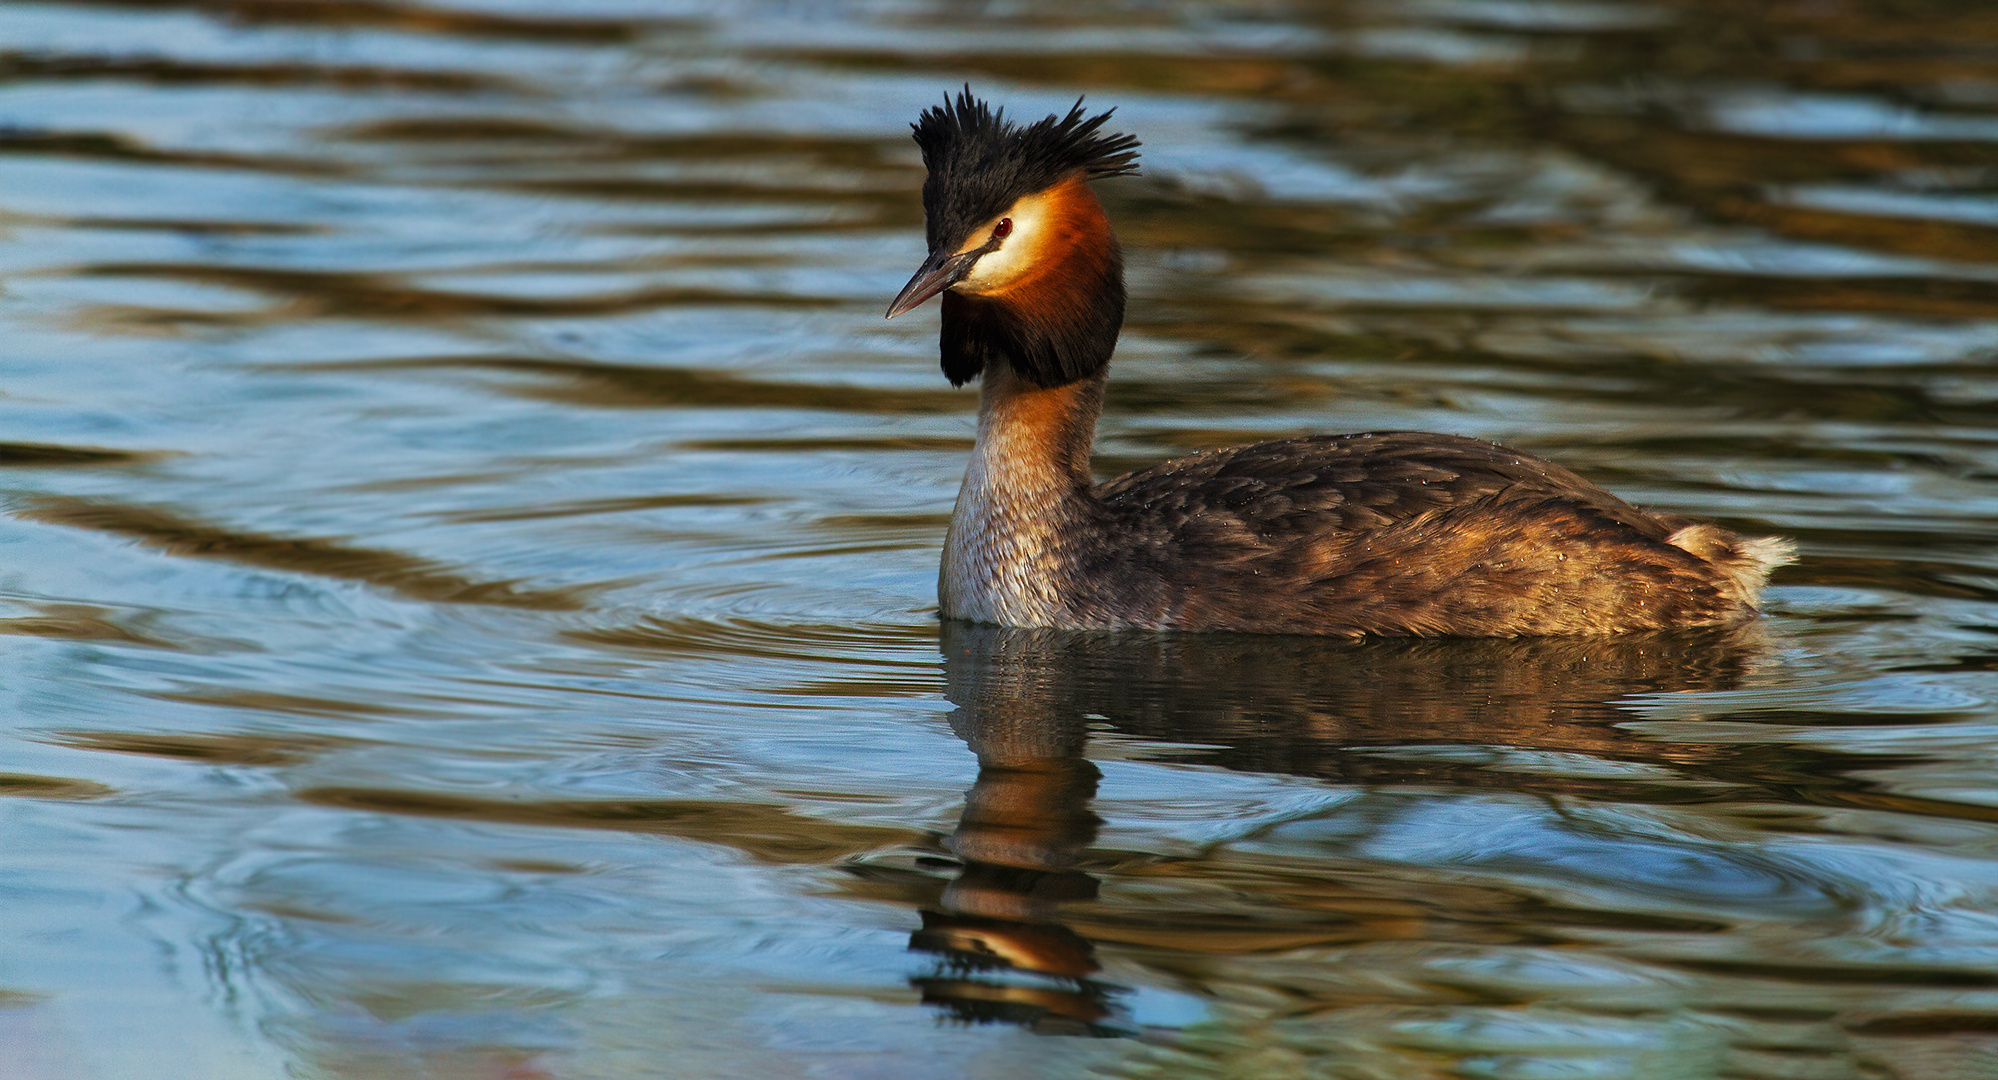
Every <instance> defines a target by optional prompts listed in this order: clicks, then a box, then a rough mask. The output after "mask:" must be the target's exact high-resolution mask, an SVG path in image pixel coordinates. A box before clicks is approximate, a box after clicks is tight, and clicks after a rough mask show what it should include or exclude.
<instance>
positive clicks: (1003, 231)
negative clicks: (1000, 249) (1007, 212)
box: [992, 217, 1013, 240]
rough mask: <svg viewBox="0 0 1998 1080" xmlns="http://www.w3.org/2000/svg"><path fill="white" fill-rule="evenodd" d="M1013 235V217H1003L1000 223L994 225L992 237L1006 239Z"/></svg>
mask: <svg viewBox="0 0 1998 1080" xmlns="http://www.w3.org/2000/svg"><path fill="white" fill-rule="evenodd" d="M1011 235H1013V219H1012V218H1009V217H1002V218H1000V219H999V224H997V225H994V226H992V239H994V240H1004V239H1006V238H1007V237H1009V236H1011Z"/></svg>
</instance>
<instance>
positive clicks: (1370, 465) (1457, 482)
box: [888, 87, 1794, 637]
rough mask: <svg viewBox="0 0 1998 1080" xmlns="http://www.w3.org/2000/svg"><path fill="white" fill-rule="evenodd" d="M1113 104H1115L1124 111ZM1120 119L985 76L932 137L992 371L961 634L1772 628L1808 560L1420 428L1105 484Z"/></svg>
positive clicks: (1313, 440)
mask: <svg viewBox="0 0 1998 1080" xmlns="http://www.w3.org/2000/svg"><path fill="white" fill-rule="evenodd" d="M1113 111H1114V110H1113ZM1108 119H1110V113H1108V112H1106V113H1103V114H1101V115H1098V116H1093V117H1087V118H1085V117H1084V116H1083V112H1082V103H1081V102H1080V101H1079V100H1078V101H1077V102H1076V105H1075V107H1074V108H1073V109H1071V110H1069V113H1068V115H1067V116H1049V117H1047V118H1046V119H1044V120H1040V121H1038V122H1035V123H1032V124H1027V125H1024V126H1021V125H1015V124H1012V123H1010V122H1008V121H1007V120H1006V119H1005V113H1004V110H999V111H996V112H995V111H994V110H992V109H991V108H990V107H988V106H987V105H986V104H985V103H984V102H982V101H979V100H978V99H976V98H974V97H972V96H971V90H970V88H969V87H966V88H965V90H964V92H963V93H960V94H959V95H958V96H957V98H956V100H955V101H952V100H950V99H948V98H946V99H945V102H944V104H943V105H942V106H941V107H935V108H931V109H929V110H927V111H925V112H924V113H923V114H922V117H921V118H920V119H919V120H918V121H917V122H916V123H915V124H914V125H912V126H913V127H914V128H915V133H916V135H915V138H916V143H917V145H918V146H920V147H921V148H922V151H923V165H924V166H925V167H926V168H927V169H928V170H929V175H928V177H927V178H926V179H925V180H924V181H923V212H924V215H925V218H926V224H927V230H926V231H927V234H928V240H929V249H930V254H929V258H928V259H926V260H925V261H924V262H923V265H922V268H921V269H919V270H917V271H916V275H915V277H913V278H911V279H910V280H909V284H908V285H907V286H905V287H904V288H903V289H902V292H901V294H900V295H898V296H896V297H895V302H894V303H892V304H890V305H889V306H888V317H889V318H891V319H892V318H894V317H895V316H897V315H900V314H902V313H903V312H905V311H908V310H909V309H911V308H914V307H916V306H917V305H918V304H921V303H922V302H923V301H925V300H927V299H929V298H930V297H932V296H935V295H937V294H939V293H941V294H942V295H943V334H942V351H943V370H944V374H945V375H946V376H948V377H949V379H950V381H951V383H952V385H956V386H962V385H964V383H966V382H967V381H969V380H970V379H972V378H974V377H977V376H981V375H982V376H983V378H984V385H983V386H982V387H981V389H980V392H979V401H978V441H977V444H976V446H974V447H973V449H972V452H971V465H970V468H969V469H968V470H967V471H966V473H965V477H964V486H963V488H962V489H960V490H959V492H958V496H957V506H956V509H954V510H953V511H952V513H951V519H950V532H949V534H948V536H947V537H946V539H945V541H944V554H943V569H942V572H941V574H940V575H939V580H938V583H937V591H938V597H939V599H940V601H941V603H942V614H943V617H944V618H946V619H962V620H967V621H971V622H982V623H998V624H1001V625H1005V626H1037V627H1052V628H1058V629H1074V630H1081V629H1111V628H1120V627H1129V628H1144V629H1153V630H1215V631H1243V632H1251V633H1282V634H1332V635H1343V636H1359V635H1365V634H1384V635H1430V636H1441V635H1457V636H1475V637H1511V636H1518V635H1527V634H1604V633H1617V632H1623V631H1634V630H1653V629H1661V628H1666V627H1687V626H1718V625H1724V624H1728V623H1734V622H1738V621H1740V620H1742V619H1746V618H1750V617H1752V616H1753V615H1754V614H1755V604H1756V600H1757V598H1758V595H1759V594H1760V593H1761V591H1762V586H1763V584H1764V582H1766V581H1767V580H1768V577H1769V571H1770V570H1771V569H1773V568H1775V567H1777V566H1781V565H1783V564H1784V563H1786V562H1789V561H1791V559H1792V557H1793V552H1794V545H1792V544H1791V543H1790V541H1788V540H1783V539H1779V538H1776V537H1763V538H1760V539H1753V540H1750V539H1744V538H1742V537H1739V536H1736V535H1734V534H1733V533H1730V532H1728V531H1726V530H1725V529H1722V528H1720V527H1718V526H1715V525H1709V524H1701V523H1695V522H1689V521H1685V520H1681V519H1676V518H1669V517H1661V516H1659V515H1655V514H1650V513H1647V512H1645V511H1643V510H1639V509H1637V508H1636V507H1634V506H1631V505H1630V504H1629V503H1626V502H1624V501H1623V500H1621V499H1619V498H1617V497H1616V496H1614V495H1611V494H1610V493H1609V492H1606V491H1604V490H1602V489H1601V488H1599V487H1596V486H1595V485H1594V484H1591V483H1589V482H1588V481H1586V480H1583V479H1582V478H1581V477H1579V476H1576V475H1575V474H1574V473H1571V472H1569V471H1568V470H1566V469H1564V468H1562V467H1560V466H1559V465H1555V464H1553V463H1552V462H1548V461H1542V460H1541V459H1539V458H1536V457H1534V456H1532V455H1530V454H1523V453H1520V452H1519V451H1517V450H1509V449H1507V448H1505V447H1503V446H1499V445H1497V444H1494V443H1488V442H1481V441H1479V440H1476V439H1466V438H1460V437H1458V436H1455V435H1431V434H1425V433H1421V432H1411V431H1386V432H1369V433H1366V434H1361V435H1320V436H1310V437H1306V438H1297V439H1285V440H1282V441H1280V442H1266V443H1256V444H1254V445H1252V446H1234V447H1228V448H1226V449H1221V450H1206V451H1202V452H1200V453H1197V454H1193V455H1191V456H1189V457H1183V458H1177V459H1174V460H1172V461H1168V462H1165V463H1163V464H1159V465H1154V466H1152V467H1151V468H1149V469H1141V470H1139V471H1137V472H1134V473H1129V474H1127V475H1124V476H1120V477H1118V478H1116V479H1115V480H1110V481H1107V482H1105V483H1101V484H1098V483H1095V482H1093V481H1092V479H1091V477H1090V473H1089V451H1090V444H1091V442H1093V441H1094V439H1095V435H1096V419H1097V416H1098V415H1099V414H1100V413H1101V412H1102V409H1103V381H1104V377H1105V372H1106V371H1107V369H1108V367H1109V364H1110V353H1111V351H1112V350H1113V349H1114V348H1115V347H1116V344H1117V333H1118V331H1119V329H1121V327H1122V325H1123V321H1124V261H1123V256H1122V254H1121V253H1120V252H1119V250H1118V247H1117V237H1116V234H1115V233H1113V232H1112V231H1111V229H1110V221H1109V219H1108V218H1107V217H1105V216H1104V213H1103V205H1102V204H1101V203H1099V202H1098V201H1097V200H1096V195H1095V193H1094V192H1092V191H1091V190H1090V187H1089V181H1091V180H1096V179H1100V178H1103V177H1108V176H1121V175H1124V174H1127V173H1133V172H1136V171H1137V160H1138V154H1137V148H1138V140H1136V139H1134V138H1132V137H1131V136H1129V135H1115V134H1105V133H1102V132H1101V130H1100V129H1101V128H1102V126H1103V124H1104V122H1105V121H1107V120H1108Z"/></svg>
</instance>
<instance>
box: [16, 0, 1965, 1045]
mask: <svg viewBox="0 0 1998 1080" xmlns="http://www.w3.org/2000/svg"><path fill="white" fill-rule="evenodd" d="M1741 7H1742V6H1741V5H1732V4H1720V3H1701V2H1694V0H1684V2H1670V3H1667V2H1660V3H1650V4H1634V3H1621V2H1600V3H1597V2H1591V3H1580V2H1575V3H1564V2H1543V0H1525V2H1461V0H1438V2H1424V3H1418V4H1400V5H1370V4H1359V3H1353V4H1346V3H1326V4H1303V5H1288V6H1286V5H1277V4H1253V3H1251V4H1231V3H1219V2H1214V3H1185V4H1091V3H1083V4H1078V3H1073V2H1071V3H1063V4H1042V3H1022V4H1012V5H986V6H969V7H967V6H961V5H951V4H942V3H932V2H925V0H908V2H903V3H895V4H888V3H878V4H778V3H769V4H761V3H742V4H736V5H728V6H725V7H722V8H721V10H720V12H719V13H717V12H716V10H715V6H714V5H695V4H685V5H674V4H670V3H639V2H617V3H613V2H604V3H595V4H589V5H553V6H552V5H544V4H526V3H517V2H511V0H465V2H462V3H457V2H454V3H448V4H445V3H440V4H428V5H425V4H414V3H404V2H401V0H389V2H383V3H363V2H360V0H326V2H323V3H320V2H313V3H304V2H300V3H286V2H276V0H218V2H213V3H193V2H188V3H171V2H163V3H147V4H132V3H127V4H120V3H103V4H44V3H9V4H6V5H4V6H0V476H4V487H0V511H4V513H0V672H4V673H5V677H4V679H0V693H4V697H0V796H10V797H6V798H0V815H4V817H3V818H0V821H3V822H4V824H0V837H4V842H0V910H4V911H5V912H6V915H5V920H4V925H5V928H6V932H5V933H4V934H0V1074H4V1075H5V1076H6V1077H8V1078H9V1080H13V1078H22V1080H51V1078H59V1080H81V1078H89V1080H97V1078H103V1080H125V1078H135V1080H181V1078H186V1080H237V1078H264V1077H273V1078H275V1077H314V1078H318V1077H327V1078H343V1080H344V1078H381V1080H391V1078H394V1080H403V1078H410V1077H440V1078H460V1077H465V1078H506V1080H527V1078H542V1077H547V1078H556V1077H559V1078H616V1077H625V1076H631V1077H640V1076H642V1077H648V1078H656V1077H689V1078H696V1077H699V1078H706V1077H714V1076H736V1077H801V1076H802V1077H838V1078H846V1077H868V1078H874V1077H881V1078H899V1077H910V1078H915V1077H935V1076H965V1077H995V1078H996V1077H1006V1078H1012V1077H1020V1076H1050V1077H1065V1076H1077V1077H1079V1076H1085V1075H1087V1076H1130V1077H1139V1076H1172V1077H1199V1076H1216V1077H1221V1076H1226V1077H1295V1076H1312V1077H1321V1076H1322V1077H1366V1076H1380V1077H1397V1078H1399V1077H1432V1076H1433V1077H1492V1078H1521V1080H1525V1078H1539V1077H1562V1078H1568V1077H1589V1078H1596V1077H1601V1078H1612V1077H1633V1078H1645V1080H1652V1078H1681V1077H1683V1078H1689V1080H1693V1078H1708V1077H1715V1076H1730V1077H1770V1078H1779V1077H1780V1078H1792V1077H1810V1078H1841V1077H1895V1078H1908V1080H1936V1078H1945V1080H1947V1078H1954V1077H1982V1076H1998V861H1994V859H1993V853H1994V844H1998V786H1995V785H1994V783H1993V780H1992V776H1993V764H1994V761H1998V707H1994V705H1993V700H1994V697H1998V678H1994V675H1993V672H1994V670H1998V546H1995V543H1994V542H1998V374H1994V368H1993V364H1992V360H1993V357H1994V356H1998V231H1994V225H1998V19H1994V18H1993V17H1992V16H1991V15H1990V14H1988V13H1987V12H1986V11H1985V10H1984V6H1983V5H1980V4H1977V3H1971V2H1968V0H1963V2H1947V0H1937V2H1932V3H1924V4H1915V3H1888V2H1879V3H1862V2H1860V0H1832V2H1828V3H1821V4H1799V5H1787V6H1784V5H1759V6H1756V7H1757V9H1756V10H1748V11H1744V10H1741ZM966 81H969V82H971V83H972V84H973V85H974V86H975V88H976V89H977V90H978V91H979V92H980V93H981V94H984V95H986V96H989V97H991V98H993V99H994V100H997V101H1002V102H1004V103H1006V104H1007V105H1008V106H1009V107H1010V108H1011V109H1012V110H1013V111H1014V113H1015V114H1016V115H1020V116H1025V117H1034V116H1038V115H1040V114H1042V113H1045V112H1047V111H1051V110H1054V109H1057V108H1065V107H1066V106H1067V105H1068V104H1069V103H1070V102H1072V101H1073V100H1074V98H1075V96H1076V95H1077V94H1081V93H1087V94H1088V95H1089V100H1090V102H1091V103H1093V104H1098V105H1102V106H1105V107H1107V106H1112V105H1114V106H1116V107H1117V109H1118V112H1117V118H1116V126H1117V127H1118V128H1119V129H1120V130H1128V131H1130V132H1133V133H1135V134H1136V135H1138V136H1139V137H1140V138H1141V139H1143V140H1144V144H1145V149H1144V154H1145V157H1144V166H1145V170H1144V174H1143V175H1142V176H1140V177H1137V178H1134V179H1129V180H1117V181H1110V182H1106V183H1103V184H1101V185H1099V186H1100V190H1101V193H1102V195H1103V197H1104V199H1105V201H1106V205H1107V206H1108V207H1109V210H1110V213H1111V215H1112V218H1113V219H1114V220H1115V222H1116V223H1117V226H1118V229H1119V231H1120V234H1121V236H1122V238H1123V242H1124V246H1125V250H1126V253H1127V256H1128V258H1129V260H1130V273H1131V287H1132V301H1131V309H1130V319H1129V323H1128V325H1127V327H1126V332H1125V335H1124V339H1123V342H1122V345H1121V346H1120V351H1119V359H1118V362H1117V364H1116V366H1115V368H1114V369H1113V377H1112V382H1111V386H1110V391H1109V405H1108V412H1107V415H1106V419H1105V422H1104V427H1103V431H1102V437H1101V439H1100V441H1099V445H1098V464H1099V466H1100V467H1101V469H1102V470H1103V471H1104V472H1105V473H1106V474H1109V473H1114V472H1117V471H1121V470H1124V469H1128V468H1132V467H1135V466H1138V465H1141V464H1144V463H1148V462H1151V461H1155V460H1158V459H1160V458H1162V457H1165V456H1168V455H1171V454H1175V453H1184V452H1187V451H1190V450H1194V449H1198V448H1201V447H1208V446H1219V445H1227V444H1230V443H1233V442H1238V441H1245V440H1253V439H1262V438H1272V437H1281V436H1286V435H1291V434H1297V433H1303V432H1314V431H1351V430H1367V429H1390V428H1421V429H1429V430H1441V431H1450V432H1457V433H1461V434H1468V435H1476V436H1483V437H1489V438H1496V439H1501V440H1504V441H1506V442H1508V443H1510V444H1513V445H1516V446H1519V447H1521V448H1523V449H1527V450H1531V451H1533V452H1536V453H1540V454H1543V455H1546V456H1549V457H1553V458H1555V459H1557V460H1560V461H1561V462H1563V463H1564V464H1567V465H1569V466H1571V467H1573V468H1575V469H1576V470H1578V471H1580V472H1582V473H1584V474H1585V475H1588V476H1590V477H1592V478H1594V479H1596V480H1598V481H1600V482H1602V483H1604V484H1605V485H1607V486H1609V487H1611V488H1612V489H1614V490H1616V491H1617V492H1619V493H1620V494H1623V495H1625V496H1626V497H1628V498H1630V499H1632V500H1633V501H1637V502H1639V503H1642V504H1645V505H1649V506H1652V507H1655V508H1658V509H1661V510H1666V511H1670V512H1675V513H1685V514H1691V515H1696V516H1699V517H1703V518H1708V519H1713V520H1718V521H1721V522H1723V523H1725V524H1728V525H1730V526H1733V527H1738V528H1742V529H1744V530H1756V531H1762V532H1776V533H1781V534H1784V535H1788V536H1792V537H1795V538H1797V539H1798V540H1799V541H1800V545H1801V548H1802V552H1803V560H1802V561H1801V562H1800V563H1799V564H1798V565H1797V566H1794V567H1791V568H1787V569H1785V570H1783V571H1781V572H1779V574H1778V576H1777V579H1776V584H1775V586H1774V587H1773V588H1772V590H1771V592H1770V596H1769V613H1768V617H1766V618H1765V619H1763V620H1761V621H1760V622H1758V623H1757V624H1755V625H1753V626H1751V627H1748V628H1745V629H1743V630H1741V631H1738V632H1732V633H1709V634H1693V635H1662V636H1648V637H1639V638H1633V639H1629V640H1620V641H1585V642H1560V641H1540V642H1534V641H1525V642H1496V643H1493V642H1485V643H1477V642H1470V643H1464V642H1458V643H1451V642H1431V643H1392V642H1387V643H1373V644H1365V645H1351V644H1340V643H1326V642H1315V641H1298V640H1283V639H1257V638H1234V637H1226V636H1217V637H1199V636H1180V637H1156V636H1150V635H1142V634H1132V635H1080V636H1074V635H1071V636H1063V635H1047V634H1036V633H1022V632H1005V631H998V630H991V629H985V630H973V629H969V628H961V627H958V628H942V627H940V626H939V624H938V622H937V620H936V618H935V597H934V581H935V573H936V565H937V559H938V551H939V548H940V546H941V539H942V533H943V527H944V523H945V521H946V520H947V518H948V514H949V508H950V504H951V499H952V498H953V496H954V494H955V491H956V486H957V482H958V480H959V478H960V477H961V475H962V470H963V464H964V460H965V456H966V451H967V450H968V448H969V446H970V439H971V434H972V422H971V415H970V414H971V410H972V401H973V395H972V393H971V392H970V391H969V390H964V391H958V390H952V389H951V388H950V387H949V386H948V384H947V383H945V382H944V380H943V379H942V378H941V376H940V374H939V372H938V371H937V369H936V356H935V324H934V322H933V321H932V320H933V319H934V314H933V313H931V312H922V313H917V314H916V315H912V316H909V317H906V318H902V319H898V320H896V321H894V322H884V321H883V320H882V319H881V311H882V309H883V308H884V307H885V306H886V304H887V301H888V299H889V298H890V297H892V296H893V295H894V293H895V291H896V290H897V289H898V288H899V287H900V286H901V284H902V283H903V282H904V281H905V280H906V279H907V277H908V275H909V273H910V272H911V271H912V270H913V269H914V267H915V266H916V264H917V263H918V262H920V260H921V258H922V256H923V253H924V252H923V241H922V227H921V226H922V216H921V208H920V204H919V201H918V198H917V194H916V191H917V188H918V186H919V185H920V181H921V165H920V160H919V158H918V156H917V154H916V151H915V147H914V146H913V144H912V143H911V142H910V141H909V140H908V138H907V127H906V125H907V124H908V122H909V121H910V120H912V119H913V118H914V117H915V115H916V114H917V112H918V111H920V110H921V109H922V108H923V107H925V106H927V105H929V104H932V103H934V102H936V101H939V100H941V96H942V94H943V93H944V92H946V91H947V90H950V89H953V88H955V87H957V86H959V85H960V84H962V83H964V82H966Z"/></svg>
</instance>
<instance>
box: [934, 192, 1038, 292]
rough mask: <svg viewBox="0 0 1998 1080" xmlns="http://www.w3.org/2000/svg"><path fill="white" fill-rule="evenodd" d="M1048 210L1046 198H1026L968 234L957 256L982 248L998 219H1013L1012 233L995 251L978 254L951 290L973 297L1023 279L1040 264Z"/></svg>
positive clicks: (1033, 196)
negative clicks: (969, 235)
mask: <svg viewBox="0 0 1998 1080" xmlns="http://www.w3.org/2000/svg"><path fill="white" fill-rule="evenodd" d="M1051 210H1052V207H1050V206H1049V205H1048V199H1047V197H1046V196H1044V195H1028V196H1025V197H1024V198H1022V199H1021V200H1020V201H1019V202H1016V203H1014V204H1013V205H1012V206H1010V207H1008V208H1007V210H1006V212H1005V213H1003V214H1001V215H999V217H996V218H993V219H992V220H991V221H990V222H989V223H987V224H986V225H985V226H983V227H982V228H980V229H979V230H978V231H976V232H974V233H972V234H971V238H970V239H969V240H966V241H965V242H964V247H963V248H961V249H960V254H961V253H962V252H965V251H971V250H974V249H977V248H981V247H984V246H985V245H986V243H987V242H988V241H990V240H991V239H992V228H993V226H995V225H997V224H999V221H1000V219H1001V218H1011V219H1013V231H1012V232H1011V233H1010V234H1009V235H1008V236H1007V237H1006V239H1004V240H1002V241H1000V243H999V248H998V250H996V251H988V252H986V253H985V254H983V255H980V256H979V257H978V261H977V262H975V263H973V264H972V265H971V272H970V273H969V274H966V275H964V278H963V279H962V280H960V281H959V282H958V283H957V284H955V285H953V286H951V288H953V289H956V290H957V291H958V292H963V293H970V294H972V295H974V296H976V295H979V294H982V293H992V292H998V291H1000V290H1002V289H1004V288H1006V286H1008V285H1011V284H1012V283H1013V282H1015V281H1018V280H1019V279H1020V278H1021V277H1023V276H1025V274H1026V273H1027V271H1028V270H1029V269H1031V268H1032V267H1033V265H1034V264H1035V263H1036V262H1039V261H1040V256H1041V251H1042V248H1043V246H1044V245H1045V244H1046V242H1047V238H1048V233H1049V232H1050V231H1051V230H1052V229H1053V228H1054V215H1053V214H1052V213H1050V211H1051Z"/></svg>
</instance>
